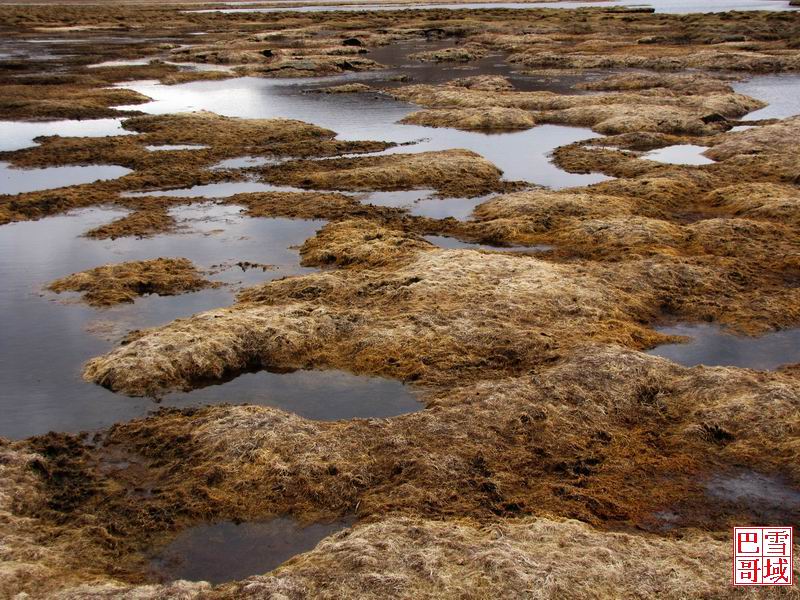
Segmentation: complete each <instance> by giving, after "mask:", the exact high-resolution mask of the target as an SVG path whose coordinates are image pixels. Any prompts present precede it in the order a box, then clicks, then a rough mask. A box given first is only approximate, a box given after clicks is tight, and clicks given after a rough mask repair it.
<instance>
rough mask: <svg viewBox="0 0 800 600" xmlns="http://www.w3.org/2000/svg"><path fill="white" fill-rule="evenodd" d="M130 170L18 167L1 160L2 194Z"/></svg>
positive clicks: (111, 176) (116, 175)
mask: <svg viewBox="0 0 800 600" xmlns="http://www.w3.org/2000/svg"><path fill="white" fill-rule="evenodd" d="M130 172H131V170H130V169H126V168H125V167H118V166H116V165H89V166H68V167H48V168H46V169H18V168H15V167H12V166H11V165H10V164H9V163H7V162H0V194H21V193H23V192H35V191H39V190H48V189H53V188H60V187H66V186H69V185H78V184H81V183H92V182H94V181H101V180H107V179H117V178H119V177H122V176H123V175H127V174H128V173H130Z"/></svg>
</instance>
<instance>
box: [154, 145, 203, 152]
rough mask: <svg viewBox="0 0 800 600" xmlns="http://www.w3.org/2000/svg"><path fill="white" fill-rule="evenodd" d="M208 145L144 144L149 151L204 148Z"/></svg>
mask: <svg viewBox="0 0 800 600" xmlns="http://www.w3.org/2000/svg"><path fill="white" fill-rule="evenodd" d="M206 148H208V146H203V145H202V144H161V145H159V146H145V149H147V150H149V151H150V152H163V151H169V150H205V149H206Z"/></svg>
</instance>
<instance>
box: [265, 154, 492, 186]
mask: <svg viewBox="0 0 800 600" xmlns="http://www.w3.org/2000/svg"><path fill="white" fill-rule="evenodd" d="M261 174H262V176H263V178H264V179H266V180H267V181H269V182H270V183H275V184H283V185H293V186H297V187H301V188H312V189H322V190H350V191H374V190H412V189H430V188H433V189H435V190H438V191H439V192H440V193H441V194H443V195H447V196H454V197H459V196H480V195H482V194H486V193H488V192H491V191H497V190H500V189H502V188H503V187H504V183H503V182H501V181H500V176H501V175H502V173H501V172H500V170H499V169H498V168H497V167H495V166H494V165H493V164H492V163H490V162H489V161H488V160H486V159H485V158H483V157H482V156H480V155H478V154H476V153H474V152H471V151H469V150H445V151H441V152H420V153H417V154H392V155H389V156H369V157H359V158H334V159H330V160H324V161H293V162H287V163H283V164H281V165H275V166H269V167H264V168H262V169H261Z"/></svg>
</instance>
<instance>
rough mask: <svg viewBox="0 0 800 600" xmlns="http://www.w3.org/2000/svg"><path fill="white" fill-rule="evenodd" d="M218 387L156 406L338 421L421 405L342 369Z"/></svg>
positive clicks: (403, 391) (398, 386) (389, 383)
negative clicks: (243, 408)
mask: <svg viewBox="0 0 800 600" xmlns="http://www.w3.org/2000/svg"><path fill="white" fill-rule="evenodd" d="M223 383H224V385H222V387H220V385H210V386H208V387H205V388H201V389H198V390H194V391H192V392H189V393H174V394H169V395H167V396H165V397H164V398H163V399H162V400H161V401H160V402H161V403H162V404H164V405H167V406H175V407H179V408H183V407H188V406H202V405H207V404H221V403H224V402H232V401H234V400H232V399H235V402H236V404H258V405H260V406H271V407H273V408H279V409H281V410H285V411H287V412H293V413H296V414H298V415H300V416H301V417H305V418H307V419H314V420H318V421H336V420H339V419H352V418H365V419H366V418H387V417H394V416H397V415H402V414H406V413H411V412H417V411H420V410H422V409H423V408H424V405H423V404H422V403H421V402H420V401H419V400H417V398H416V397H415V396H414V395H413V394H412V393H411V391H410V388H409V387H408V386H406V385H403V384H402V383H400V382H399V381H395V380H393V379H384V378H383V377H369V376H364V375H353V374H352V373H347V372H345V371H293V372H290V373H270V372H267V371H258V372H256V373H244V374H242V375H239V376H238V377H236V378H234V379H231V380H230V381H227V382H221V384H223Z"/></svg>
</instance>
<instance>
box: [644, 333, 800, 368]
mask: <svg viewBox="0 0 800 600" xmlns="http://www.w3.org/2000/svg"><path fill="white" fill-rule="evenodd" d="M656 330H657V331H658V332H660V333H664V334H667V335H682V336H688V337H690V338H692V339H691V340H690V341H689V342H687V343H685V344H664V345H662V346H658V347H656V348H653V349H652V350H650V351H649V352H648V354H650V355H652V356H661V357H663V358H668V359H669V360H672V361H674V362H676V363H678V364H681V365H685V366H687V367H693V366H696V365H706V366H730V367H744V368H748V369H759V370H771V369H775V368H777V367H780V366H781V365H789V364H794V363H798V362H800V329H786V330H783V331H775V332H771V333H767V334H764V335H762V336H759V337H748V336H739V335H734V334H732V333H728V332H727V331H725V330H724V329H722V328H721V327H719V326H718V325H709V324H697V325H673V326H670V327H658V328H656Z"/></svg>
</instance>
